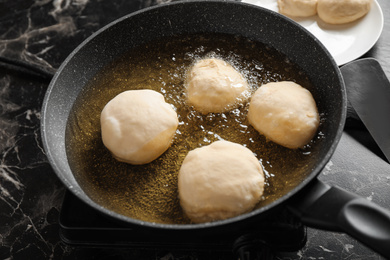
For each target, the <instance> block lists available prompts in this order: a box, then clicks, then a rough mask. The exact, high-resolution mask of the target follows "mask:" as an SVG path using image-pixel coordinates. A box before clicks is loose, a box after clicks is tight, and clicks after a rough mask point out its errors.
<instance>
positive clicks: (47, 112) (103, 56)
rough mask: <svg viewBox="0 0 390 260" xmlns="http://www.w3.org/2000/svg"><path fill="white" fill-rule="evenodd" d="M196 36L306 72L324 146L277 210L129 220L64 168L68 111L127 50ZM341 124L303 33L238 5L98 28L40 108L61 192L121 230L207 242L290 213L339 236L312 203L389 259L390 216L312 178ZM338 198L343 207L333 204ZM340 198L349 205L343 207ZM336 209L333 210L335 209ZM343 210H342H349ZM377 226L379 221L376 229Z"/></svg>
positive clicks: (201, 5)
mask: <svg viewBox="0 0 390 260" xmlns="http://www.w3.org/2000/svg"><path fill="white" fill-rule="evenodd" d="M198 32H219V33H227V34H232V35H241V36H244V37H247V38H250V39H252V40H256V41H260V42H263V43H264V44H267V45H269V46H272V47H274V48H275V49H277V50H279V51H280V52H282V53H284V54H285V55H286V56H288V57H289V59H290V60H291V61H292V62H294V63H296V64H297V65H298V66H300V67H301V68H302V70H303V71H305V73H306V74H307V75H308V77H309V78H310V79H311V81H312V83H313V85H314V86H315V89H314V91H313V95H314V97H315V99H316V101H317V105H318V108H319V110H320V111H321V112H322V113H323V114H324V117H325V120H324V122H323V124H322V132H323V134H324V136H323V137H324V141H323V142H321V143H320V144H319V145H320V146H321V147H320V149H316V153H315V154H313V157H314V160H315V161H314V163H313V165H314V166H313V167H310V169H309V171H308V172H307V177H306V178H305V179H304V180H303V181H302V182H301V183H300V184H299V185H298V186H297V187H296V188H294V189H293V190H291V191H290V192H288V193H287V194H285V195H284V196H283V197H281V198H280V199H278V200H276V201H275V202H273V203H271V204H269V205H267V206H264V207H262V208H259V209H256V210H254V211H252V212H250V213H247V214H244V215H241V216H238V217H235V218H231V219H226V220H222V221H215V222H211V223H203V224H182V225H179V224H159V223H151V222H146V221H142V220H138V219H133V218H129V217H126V216H123V215H120V214H118V213H115V212H112V211H110V210H108V209H106V208H104V207H103V206H101V205H99V204H98V203H96V202H95V201H93V200H91V199H90V198H89V197H88V196H87V195H86V193H85V192H84V191H83V189H82V188H81V187H80V185H79V184H78V182H77V180H76V179H75V177H74V175H73V173H72V170H71V168H70V166H69V163H68V159H67V154H66V143H65V129H66V124H67V119H68V116H69V113H70V111H71V108H72V105H73V103H74V102H75V100H76V98H77V96H78V94H79V93H80V91H81V90H82V89H83V88H84V87H85V85H86V84H87V83H88V82H89V81H90V80H91V79H92V78H93V77H94V75H96V74H97V73H98V72H99V71H100V70H101V69H102V68H104V67H105V66H106V65H107V64H109V63H110V62H112V61H113V60H115V59H116V58H118V57H120V56H121V55H123V53H125V52H126V51H128V50H129V49H130V48H133V47H135V46H138V45H140V44H143V43H146V42H149V41H151V40H154V39H157V38H159V37H166V36H172V35H180V34H185V33H198ZM345 117H346V93H345V89H344V84H343V80H342V77H341V74H340V71H339V68H338V67H337V64H336V63H335V62H334V60H333V58H332V57H331V55H330V54H329V53H328V51H327V50H326V49H325V48H324V46H323V45H322V44H321V43H320V42H319V41H318V40H317V39H316V38H315V37H313V36H312V35H311V34H310V33H308V32H307V31H306V30H305V29H303V28H302V27H301V26H299V25H297V24H296V23H294V22H292V21H291V20H289V19H287V18H285V17H283V16H281V15H279V14H277V13H274V12H271V11H269V10H266V9H263V8H260V7H256V6H253V5H248V4H244V3H239V2H232V1H189V2H187V1H186V2H176V3H171V4H166V5H161V6H158V7H153V8H148V9H144V10H141V11H139V12H136V13H133V14H130V15H128V16H125V17H123V18H121V19H119V20H117V21H114V22H113V23H111V24H109V25H108V26H106V27H104V28H102V29H101V30H99V31H98V32H97V33H95V34H94V35H92V36H91V37H89V38H88V39H87V40H86V41H84V42H83V43H82V44H81V45H80V46H79V47H77V48H76V49H75V51H73V52H72V53H71V54H70V56H69V57H68V58H67V59H66V60H65V61H64V63H63V64H62V65H61V67H60V68H59V70H58V71H57V73H56V74H55V76H54V78H53V80H52V82H51V83H50V85H49V88H48V90H47V93H46V96H45V99H44V104H43V107H42V123H41V129H42V139H43V143H44V148H45V151H46V153H47V156H48V158H49V162H50V164H51V165H52V167H53V169H54V171H55V172H56V174H57V175H58V177H59V178H60V179H61V181H62V182H63V183H64V184H65V186H66V187H67V188H68V189H69V190H70V191H71V192H72V193H73V194H75V195H76V196H77V197H78V198H79V199H81V200H82V201H84V202H85V203H87V204H88V205H90V206H91V207H92V208H94V209H95V210H97V211H98V212H100V213H102V214H103V215H105V216H107V217H110V218H112V219H114V220H116V221H118V222H121V223H122V224H125V225H129V226H132V227H134V228H140V229H142V230H144V231H145V232H149V231H151V232H162V233H165V234H170V235H172V234H175V235H180V234H181V233H182V232H185V233H187V234H188V233H191V234H194V235H200V236H205V235H207V234H209V232H221V233H223V232H234V231H239V232H245V230H250V227H251V224H253V223H255V222H257V221H261V219H262V218H263V217H265V216H266V215H268V213H271V212H275V210H277V209H278V208H279V207H283V206H286V205H290V206H289V207H290V208H292V210H293V212H296V213H297V214H298V215H300V216H302V217H303V218H302V220H303V221H304V222H305V223H309V224H312V225H313V226H317V225H318V227H320V228H330V229H333V228H335V229H338V230H339V229H341V228H340V226H343V224H344V223H345V221H344V222H343V221H341V222H340V221H339V222H338V224H336V225H333V224H332V221H334V219H335V218H328V219H325V220H328V222H326V221H324V220H323V218H320V220H319V221H315V220H313V219H312V218H311V217H317V215H318V214H317V215H316V214H308V213H307V210H306V205H307V206H309V207H311V205H313V204H314V205H317V204H316V200H317V199H320V201H321V207H322V209H323V210H322V211H321V215H323V214H322V213H324V212H325V213H326V212H328V211H329V212H333V215H337V216H340V217H339V218H340V219H341V220H350V218H351V216H352V219H353V220H358V222H356V221H352V222H348V221H347V223H352V224H356V223H357V224H360V223H363V222H367V223H368V224H369V225H370V227H371V226H375V225H376V227H377V228H376V229H375V230H380V229H381V228H383V230H386V231H385V232H381V233H380V234H382V235H383V237H381V238H382V239H383V241H384V243H379V246H376V245H377V243H378V239H376V237H375V236H374V235H373V234H371V232H370V231H369V230H367V229H364V228H359V225H351V226H350V228H347V229H342V230H344V231H346V232H348V233H350V234H352V235H356V236H357V237H358V238H359V239H360V240H361V241H363V242H365V243H367V244H368V245H370V246H372V247H373V248H375V249H376V250H378V252H380V253H382V254H384V255H386V256H388V257H390V252H389V249H388V247H387V246H384V244H386V243H387V244H388V243H389V242H390V238H389V236H387V235H389V234H390V232H387V229H386V227H390V216H389V215H386V214H384V213H383V211H384V210H379V209H378V207H377V206H375V205H374V206H373V205H372V203H369V202H366V201H365V202H364V203H361V204H362V205H364V207H363V206H356V207H352V210H350V208H349V206H348V205H349V201H348V200H349V198H350V197H351V196H349V195H345V194H346V193H344V192H343V191H340V190H339V189H337V188H330V189H329V188H328V187H327V186H326V185H324V184H321V183H320V182H319V181H318V180H317V178H316V177H317V175H319V174H320V172H321V170H322V169H323V168H324V167H325V165H326V164H327V162H328V161H329V159H330V158H331V156H332V154H333V152H334V150H335V149H336V146H337V143H338V141H339V139H340V137H341V134H342V132H343V126H344V121H345ZM330 192H331V193H330ZM327 194H331V195H332V196H333V197H332V199H331V200H327V199H325V198H327ZM302 196H303V197H306V196H307V198H306V199H305V200H304V202H303V203H302V204H300V203H298V202H299V200H293V201H291V202H290V199H291V198H294V197H295V198H301V197H302ZM338 197H341V198H344V199H342V200H339V199H338ZM346 197H348V199H345V198H346ZM335 202H337V205H333V204H334V203H335ZM353 203H355V200H354V201H353ZM359 205H360V204H359ZM368 205H370V206H368ZM332 206H336V207H335V209H334V210H332V209H331V208H332ZM344 207H347V210H345V208H344ZM316 208H317V207H316ZM302 212H303V214H302ZM357 213H362V214H361V215H360V214H357ZM325 215H326V214H325ZM356 217H358V218H356ZM379 218H380V219H381V220H382V221H380V223H377V222H376V221H377V220H378V219H379ZM329 221H330V222H329ZM362 227H364V225H362Z"/></svg>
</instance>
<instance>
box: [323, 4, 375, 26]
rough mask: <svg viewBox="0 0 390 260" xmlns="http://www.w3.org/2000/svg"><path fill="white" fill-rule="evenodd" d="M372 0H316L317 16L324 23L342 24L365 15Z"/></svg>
mask: <svg viewBox="0 0 390 260" xmlns="http://www.w3.org/2000/svg"><path fill="white" fill-rule="evenodd" d="M371 2H372V0H318V6H317V12H318V16H319V17H320V18H321V19H322V20H323V21H324V22H326V23H330V24H343V23H349V22H352V21H355V20H357V19H359V18H361V17H363V16H364V15H366V14H367V13H368V12H369V11H370V8H371Z"/></svg>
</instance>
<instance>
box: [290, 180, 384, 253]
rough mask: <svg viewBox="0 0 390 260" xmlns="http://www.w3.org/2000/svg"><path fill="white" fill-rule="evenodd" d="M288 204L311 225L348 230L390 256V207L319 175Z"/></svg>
mask: <svg viewBox="0 0 390 260" xmlns="http://www.w3.org/2000/svg"><path fill="white" fill-rule="evenodd" d="M288 208H289V209H290V210H291V211H292V212H293V213H294V214H295V215H297V216H298V217H300V219H301V220H302V222H303V223H304V224H305V225H307V226H310V227H313V228H318V229H324V230H328V231H336V232H344V233H346V234H348V235H350V236H352V237H354V238H355V239H357V240H359V241H360V242H361V243H363V244H365V245H366V246H368V247H370V248H371V249H373V250H375V251H376V252H378V253H380V254H382V255H383V256H384V257H386V258H389V259H390V211H388V210H386V209H384V208H381V207H380V206H378V205H376V204H375V203H373V202H371V201H369V200H367V199H364V198H361V197H359V196H357V195H355V194H352V193H350V192H348V191H345V190H343V189H341V188H338V187H331V186H329V185H327V184H325V183H323V182H321V181H320V180H318V179H315V180H314V181H313V183H312V184H310V185H308V189H307V190H303V192H301V193H299V194H297V196H294V197H293V198H292V200H291V202H289V205H288Z"/></svg>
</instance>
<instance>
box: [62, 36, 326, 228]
mask: <svg viewBox="0 0 390 260" xmlns="http://www.w3.org/2000/svg"><path fill="white" fill-rule="evenodd" d="M202 58H220V59H223V60H226V61H227V62H229V63H230V64H231V65H232V66H233V67H235V68H236V69H237V70H238V71H240V72H241V73H242V74H243V76H244V77H245V78H246V80H247V81H248V83H249V85H250V88H251V92H252V93H253V92H254V91H255V90H256V89H257V88H258V87H260V86H261V85H262V84H265V83H268V82H275V81H282V80H289V81H294V82H297V83H299V84H300V85H302V86H304V87H305V88H307V89H309V90H311V89H312V88H313V87H312V85H311V83H310V80H309V79H308V78H307V76H306V75H305V73H303V72H302V71H301V70H300V68H299V67H297V66H296V65H295V64H293V63H292V62H290V61H289V60H288V59H287V58H286V57H285V56H284V55H283V54H281V53H279V52H278V51H276V50H275V49H273V48H270V47H268V46H266V45H264V44H262V43H259V42H255V41H251V40H249V39H246V38H244V37H240V36H233V35H225V34H194V35H181V36H177V37H170V38H165V39H160V40H159V41H154V42H151V43H149V44H145V45H142V46H139V47H137V48H134V49H133V50H132V51H130V52H129V53H126V54H125V55H123V56H122V57H121V58H119V59H118V60H116V61H115V62H113V63H112V64H110V65H108V66H107V67H106V68H104V69H103V70H102V71H101V72H99V73H98V74H97V75H96V76H95V77H94V78H93V79H92V80H91V81H90V82H89V83H88V85H87V86H86V87H85V88H84V89H83V90H82V92H81V93H80V95H79V97H78V99H77V100H76V102H75V105H74V107H73V108H72V111H71V114H70V117H69V121H68V125H67V129H66V148H67V155H68V160H69V162H70V165H71V168H72V171H73V173H74V175H75V178H76V180H77V181H78V183H79V184H80V186H81V188H82V189H83V190H84V191H85V192H86V194H87V195H88V196H90V197H91V199H92V200H94V201H95V202H97V203H99V204H101V205H102V206H104V207H106V208H108V209H109V210H112V211H115V212H117V213H119V214H122V215H125V216H128V217H131V218H135V219H140V220H143V221H149V222H156V223H175V224H182V223H190V220H189V219H188V218H187V217H186V216H185V214H184V213H183V211H182V209H181V207H180V203H179V198H178V190H177V176H178V172H179V169H180V166H181V164H182V162H183V160H184V157H185V156H186V155H187V153H188V152H189V151H190V150H193V149H195V148H198V147H201V146H204V145H208V144H210V143H212V142H214V141H216V140H228V141H231V142H236V143H239V144H242V145H244V146H246V147H248V148H249V149H250V150H251V151H253V153H254V154H255V155H256V157H257V158H258V159H259V161H260V163H261V165H262V167H263V169H264V172H265V177H266V184H265V192H264V195H263V197H262V200H261V201H260V202H259V203H258V205H257V206H256V207H257V208H259V207H262V206H264V205H267V204H269V203H271V202H272V201H275V200H276V199H278V198H280V197H282V196H283V195H285V194H286V193H287V192H288V191H290V190H291V189H293V188H294V187H296V186H297V185H298V184H299V183H300V182H301V181H302V180H303V179H304V178H305V177H306V176H307V174H308V173H310V170H311V168H312V167H313V160H312V159H311V157H312V151H313V149H315V147H316V142H319V141H318V140H317V139H319V138H316V140H314V141H312V143H311V144H309V145H307V146H306V147H305V148H303V149H297V150H291V149H287V148H284V147H282V146H279V145H277V144H275V143H273V142H269V141H267V140H266V138H265V137H264V136H262V135H260V134H259V133H258V132H257V131H256V130H255V129H254V128H253V127H252V126H250V125H249V123H248V120H247V111H248V103H245V104H240V105H239V106H238V107H236V108H234V109H232V110H231V111H228V112H225V113H210V114H207V115H203V114H201V113H199V112H197V111H196V110H194V109H193V108H192V107H190V106H188V105H187V104H186V94H185V79H186V73H187V71H188V69H189V68H190V67H191V65H192V64H194V63H195V62H196V61H197V60H199V59H202ZM131 89H153V90H155V91H157V92H159V93H161V94H162V95H163V96H164V97H165V100H166V102H168V103H170V104H171V105H172V107H173V108H174V109H175V111H176V112H177V114H178V119H179V127H178V129H177V131H176V134H175V137H174V140H173V143H172V146H171V147H170V148H169V149H168V150H167V151H166V152H165V153H164V154H163V155H162V156H160V157H159V158H158V159H156V160H155V161H153V162H151V163H149V164H146V165H138V166H135V165H130V164H126V163H122V162H118V161H116V160H115V159H114V158H113V157H112V156H111V154H110V152H109V151H108V150H107V149H106V148H105V147H104V145H103V143H102V140H101V131H100V113H101V111H102V109H103V107H104V106H105V104H106V103H107V102H108V101H109V100H111V99H112V98H114V97H115V96H116V95H117V94H119V93H121V92H123V91H126V90H131Z"/></svg>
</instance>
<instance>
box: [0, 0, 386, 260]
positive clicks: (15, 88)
mask: <svg viewBox="0 0 390 260" xmlns="http://www.w3.org/2000/svg"><path fill="white" fill-rule="evenodd" d="M164 2H169V0H145V1H142V0H130V1H124V0H110V1H108V0H95V1H92V0H28V1H22V0H0V57H5V58H7V59H11V60H17V61H21V62H24V63H27V64H30V65H33V66H35V67H39V68H41V70H44V71H45V75H49V76H50V74H52V73H54V72H55V70H56V69H57V68H58V67H59V66H60V64H61V62H62V61H63V60H64V59H65V58H66V57H67V55H68V54H69V53H70V52H71V51H72V50H73V49H74V48H75V47H76V46H77V45H78V44H80V43H81V42H82V41H83V40H84V39H85V38H86V37H88V36H89V35H91V34H92V33H93V32H94V31H96V30H98V29H99V28H101V27H102V26H104V25H106V24H107V23H109V22H111V21H113V20H115V19H116V18H119V17H121V16H123V15H125V14H128V13H130V12H133V11H135V10H138V9H141V8H144V7H147V6H151V5H156V4H161V3H164ZM378 2H379V4H380V5H381V7H382V10H383V13H384V16H385V26H384V30H383V33H382V35H381V38H380V39H379V41H378V42H377V44H376V45H375V46H374V47H373V48H372V49H371V50H370V51H369V52H368V53H367V54H365V57H375V58H377V59H378V60H379V62H380V63H381V65H382V67H383V69H384V71H385V73H386V74H387V76H388V77H390V43H389V39H390V22H389V21H390V2H389V1H388V0H378ZM47 86H48V79H47V77H46V78H42V77H39V76H36V75H27V74H26V73H21V72H20V71H17V70H15V68H9V67H8V68H6V67H5V66H0V154H1V157H0V259H16V260H18V259H161V260H168V259H169V260H170V259H230V258H231V256H230V255H229V254H215V253H212V252H206V253H205V252H203V253H200V252H192V251H191V252H181V251H180V250H177V251H167V250H128V249H109V248H77V247H71V246H69V245H66V244H64V243H63V242H62V241H61V239H60V237H59V224H58V216H59V212H60V209H61V204H62V199H63V195H64V192H65V188H64V187H63V185H62V183H61V182H60V181H59V180H58V179H57V177H56V176H55V174H54V172H53V171H52V169H51V167H50V165H49V163H48V160H47V158H46V156H45V152H44V151H43V147H42V142H41V137H40V128H39V124H40V109H41V105H42V101H43V97H44V94H45V91H46V87H47ZM367 158H368V159H367ZM389 169H390V168H389V164H388V162H387V161H385V160H384V159H383V155H381V153H380V151H378V148H377V146H376V145H375V144H374V143H373V141H372V139H371V138H370V136H369V135H368V134H367V132H366V131H365V130H364V129H361V128H359V129H356V128H349V129H346V131H345V133H344V135H343V137H342V139H341V142H340V145H339V146H338V149H337V150H336V153H335V155H334V156H333V157H332V159H331V160H330V162H329V163H328V165H327V167H326V168H325V169H324V171H323V172H322V174H321V176H320V179H321V180H323V181H324V182H326V183H329V184H332V185H337V186H340V187H343V188H345V189H347V190H350V191H353V192H355V193H357V194H359V195H361V196H363V197H365V198H367V199H369V200H372V201H374V202H376V203H378V204H379V205H381V206H383V207H386V208H390V170H389ZM278 259H349V260H352V259H356V260H357V259H366V260H367V259H384V258H382V257H381V256H379V255H378V254H376V253H374V252H372V251H371V250H370V249H367V248H366V247H365V246H363V245H361V244H360V243H359V242H357V241H356V240H355V239H352V238H350V237H349V236H348V235H345V234H338V233H332V232H326V231H319V230H314V229H308V241H307V244H306V246H305V247H304V248H303V249H301V250H300V251H298V252H294V253H291V254H280V255H278Z"/></svg>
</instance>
